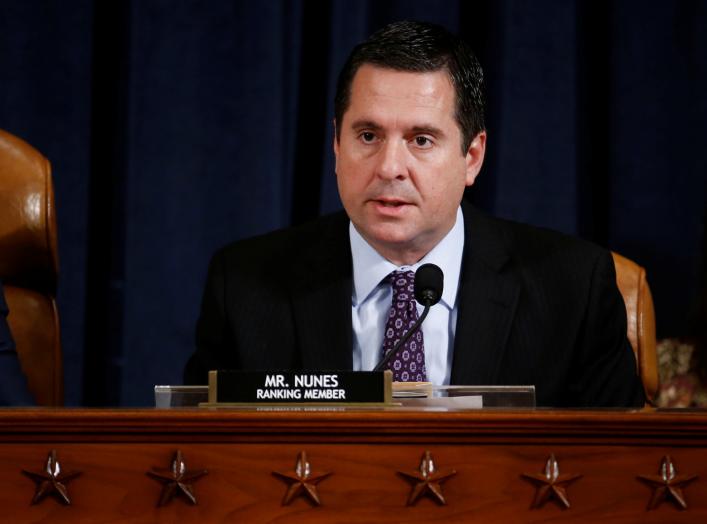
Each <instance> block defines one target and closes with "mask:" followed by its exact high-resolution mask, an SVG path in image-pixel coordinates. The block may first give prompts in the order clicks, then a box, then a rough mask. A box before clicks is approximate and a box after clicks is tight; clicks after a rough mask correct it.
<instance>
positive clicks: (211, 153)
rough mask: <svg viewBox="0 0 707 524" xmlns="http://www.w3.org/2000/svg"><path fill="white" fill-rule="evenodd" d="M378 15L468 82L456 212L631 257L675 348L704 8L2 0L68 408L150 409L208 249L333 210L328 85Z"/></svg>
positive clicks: (1, 22)
mask: <svg viewBox="0 0 707 524" xmlns="http://www.w3.org/2000/svg"><path fill="white" fill-rule="evenodd" d="M399 19H418V20H428V21H432V22H436V23H440V24H443V25H445V26H446V27H448V28H449V29H451V30H452V31H455V32H458V33H460V34H461V35H463V36H464V37H465V38H466V39H467V40H468V41H469V42H470V43H471V44H472V45H473V47H474V48H475V49H476V50H477V53H478V55H479V57H480V60H481V62H482V64H483V65H484V67H485V71H486V75H487V79H488V88H489V93H488V98H489V106H488V129H489V141H488V148H489V149H488V160H487V163H486V165H485V167H484V169H483V171H482V175H481V177H480V179H479V180H478V183H477V185H476V186H475V187H474V188H473V189H472V190H471V191H470V194H469V195H468V197H469V198H470V199H471V200H473V201H475V202H476V203H477V204H478V205H480V206H481V207H483V208H485V209H487V210H488V211H490V212H492V213H495V214H497V215H500V216H504V217H509V218H513V219H516V220H521V221H525V222H530V223H533V224H537V225H540V226H547V227H551V228H553V229H558V230H562V231H565V232H568V233H571V234H575V235H579V236H582V237H585V238H588V239H591V240H593V241H595V242H597V243H599V244H602V245H605V246H607V247H609V248H611V249H614V250H616V251H618V252H620V253H622V254H624V255H626V256H628V257H630V258H633V259H635V260H637V261H638V262H640V263H641V264H643V265H644V266H645V267H646V268H647V270H648V272H649V278H650V283H651V286H652V289H653V292H654V297H655V301H656V309H657V316H658V330H659V335H661V336H667V335H680V334H684V333H685V332H686V330H687V329H688V323H687V319H688V317H689V313H690V311H691V309H690V308H691V307H692V305H693V303H694V301H695V299H696V296H695V295H696V291H695V286H696V283H697V280H698V278H697V271H698V265H699V263H700V262H699V260H700V258H699V257H700V243H701V241H702V240H701V239H702V238H703V235H704V220H705V195H706V193H707V183H706V181H707V147H706V144H707V31H705V28H706V27H707V2H702V1H681V2H677V1H676V2H669V1H665V0H661V1H646V0H640V1H639V0H636V1H630V0H624V1H621V2H610V1H596V0H586V1H580V0H575V1H569V0H568V1H562V2H558V1H555V0H536V1H533V2H526V1H520V0H519V1H513V0H493V1H488V2H480V1H459V2H454V1H432V0H425V1H422V2H412V1H398V2H382V1H380V0H374V1H360V2H355V1H343V0H342V1H332V2H329V3H327V2H321V1H295V0H290V1H282V2H275V1H266V2H254V1H252V0H250V1H225V0H224V1H217V0H213V1H209V2H204V1H186V0H181V1H178V0H169V1H167V0H162V1H159V0H151V1H138V0H133V1H129V0H125V1H123V2H105V1H101V0H94V1H91V0H61V1H60V0H55V1H50V0H43V1H36V0H16V1H12V0H4V1H3V2H1V3H0V127H1V128H4V129H6V130H8V131H10V132H12V133H15V134H17V135H19V136H20V137H22V138H24V139H25V140H27V141H28V142H30V143H31V144H33V145H34V146H35V147H37V148H38V149H39V150H40V151H42V152H43V153H44V154H45V155H46V156H47V157H48V158H49V159H50V160H51V161H52V164H53V167H54V177H55V185H56V192H57V209H58V218H59V233H60V238H59V241H60V262H61V280H60V289H59V307H60V314H61V322H62V331H63V334H62V338H63V348H64V355H65V360H66V362H65V372H66V396H67V403H68V404H93V405H146V404H150V403H151V402H152V386H153V385H154V384H165V383H179V382H180V380H181V373H182V366H183V364H184V362H185V360H186V359H187V357H188V355H189V354H190V352H191V351H192V349H193V348H192V344H193V342H192V340H193V331H194V323H195V320H196V317H197V314H198V309H199V302H200V297H201V291H202V285H203V281H204V277H205V271H206V267H207V263H208V260H209V257H210V255H211V253H212V252H213V251H214V250H215V249H216V248H218V247H219V246H221V245H223V244H225V243H227V242H229V241H232V240H236V239H239V238H244V237H248V236H251V235H255V234H258V233H262V232H265V231H269V230H272V229H275V228H279V227H284V226H287V225H290V224H292V223H296V222H301V221H304V220H307V219H310V218H313V217H316V216H317V215H319V214H322V213H326V212H329V211H332V210H335V209H339V207H340V204H339V200H338V197H337V194H336V185H335V180H334V175H333V158H332V153H331V139H332V126H331V118H332V113H333V111H332V97H333V89H334V83H335V77H336V73H337V71H338V69H339V68H340V66H341V65H342V63H343V61H344V59H345V57H346V56H347V54H348V52H349V50H350V48H351V47H352V46H353V45H354V44H355V43H357V42H359V41H360V40H362V39H364V38H365V37H366V36H367V35H369V34H370V33H371V32H372V31H373V30H375V29H377V28H379V27H381V26H382V25H384V24H386V23H388V22H390V21H393V20H399ZM0 256H1V254H0ZM283 263H285V261H283Z"/></svg>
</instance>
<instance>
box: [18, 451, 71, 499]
mask: <svg viewBox="0 0 707 524" xmlns="http://www.w3.org/2000/svg"><path fill="white" fill-rule="evenodd" d="M22 473H24V474H25V475H27V476H28V477H29V478H31V479H32V480H34V482H35V483H36V484H37V490H36V491H35V493H34V497H33V498H32V504H38V503H39V502H41V501H42V499H44V497H46V496H47V495H51V494H54V495H56V497H57V498H58V499H59V501H60V502H62V503H64V504H66V505H67V506H68V505H71V499H70V498H69V491H68V489H67V488H66V485H65V484H68V483H69V481H71V480H73V479H75V478H76V477H78V476H79V475H81V472H80V471H69V472H62V471H61V464H60V463H59V460H57V458H56V450H55V449H53V450H51V451H50V452H49V455H48V456H47V463H46V465H45V466H44V471H37V472H35V471H27V470H26V469H23V470H22Z"/></svg>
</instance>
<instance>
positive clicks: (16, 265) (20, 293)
mask: <svg viewBox="0 0 707 524" xmlns="http://www.w3.org/2000/svg"><path fill="white" fill-rule="evenodd" d="M57 275H58V252H57V226H56V214H55V210H54V188H53V185H52V176H51V166H50V164H49V161H48V160H47V159H46V158H44V156H43V155H42V154H41V153H39V152H38V151H37V150H36V149H34V148H33V147H32V146H30V145H29V144H27V143H26V142H24V141H23V140H20V139H19V138H17V137H15V136H13V135H11V134H9V133H7V132H5V131H2V130H0V279H2V281H3V287H4V288H5V298H6V300H7V305H8V307H9V310H10V313H9V315H8V317H7V321H8V324H9V326H10V330H11V331H12V335H13V338H14V339H15V345H16V347H17V354H18V356H19V360H20V365H21V367H22V370H23V371H24V373H25V375H26V377H27V382H28V384H29V389H30V391H31V393H32V394H33V395H34V397H35V400H36V401H37V403H38V404H40V405H45V406H59V405H62V404H63V395H64V391H63V389H64V388H63V385H64V384H63V366H62V360H61V342H60V339H59V316H58V313H57V307H56V299H55V296H56V283H57Z"/></svg>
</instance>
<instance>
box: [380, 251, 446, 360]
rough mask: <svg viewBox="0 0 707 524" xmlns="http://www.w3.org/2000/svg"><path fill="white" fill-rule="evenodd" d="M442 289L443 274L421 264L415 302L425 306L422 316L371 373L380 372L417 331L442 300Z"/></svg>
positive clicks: (433, 266) (436, 268) (434, 267)
mask: <svg viewBox="0 0 707 524" xmlns="http://www.w3.org/2000/svg"><path fill="white" fill-rule="evenodd" d="M443 289H444V273H442V270H441V269H440V268H439V266H435V265H434V264H422V265H421V266H420V267H418V268H417V271H415V300H417V301H418V302H419V303H420V304H422V305H423V306H425V309H424V310H423V311H422V315H420V318H418V319H417V322H415V323H414V324H413V325H412V327H411V328H410V329H409V330H408V331H407V333H405V335H403V338H401V339H400V340H398V343H397V344H395V346H393V349H391V350H390V351H388V353H386V354H385V356H384V357H383V359H382V360H381V361H380V362H378V365H377V366H376V367H374V368H373V371H382V370H383V368H384V367H385V366H386V364H388V362H390V360H391V359H392V358H393V356H394V355H395V354H396V353H397V352H398V349H400V347H401V346H402V345H403V344H405V342H407V341H408V339H409V338H410V337H411V336H412V335H413V333H415V331H417V330H418V329H419V328H420V326H421V325H422V322H423V321H424V320H425V318H427V313H429V312H430V308H431V307H432V306H434V305H435V304H436V303H437V302H439V299H440V298H442V290H443Z"/></svg>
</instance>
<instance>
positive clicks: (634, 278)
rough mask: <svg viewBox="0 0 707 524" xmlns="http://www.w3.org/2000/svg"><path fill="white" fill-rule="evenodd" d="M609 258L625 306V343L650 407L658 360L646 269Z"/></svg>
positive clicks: (654, 387) (653, 314)
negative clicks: (614, 270) (631, 349)
mask: <svg viewBox="0 0 707 524" xmlns="http://www.w3.org/2000/svg"><path fill="white" fill-rule="evenodd" d="M612 255H613V257H614V265H615V266H616V283H617V284H618V287H619V291H621V295H623V298H624V303H625V304H626V317H627V320H628V325H627V332H628V340H629V342H631V346H632V347H633V352H634V354H635V355H636V364H637V366H638V373H639V375H640V377H641V380H642V381H643V389H644V391H645V392H646V399H647V400H648V402H649V403H651V404H652V403H653V400H654V399H655V395H656V392H657V391H658V357H657V354H656V349H655V311H654V308H653V297H652V296H651V290H650V288H649V287H648V282H647V281H646V270H645V269H643V268H642V267H641V266H639V265H638V264H636V263H635V262H632V261H631V260H629V259H627V258H624V257H622V256H621V255H618V254H616V253H612Z"/></svg>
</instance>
